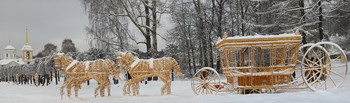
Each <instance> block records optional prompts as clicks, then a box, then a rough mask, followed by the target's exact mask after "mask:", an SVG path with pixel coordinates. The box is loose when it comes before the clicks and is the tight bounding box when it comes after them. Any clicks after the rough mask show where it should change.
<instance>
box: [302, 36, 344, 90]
mask: <svg viewBox="0 0 350 103" xmlns="http://www.w3.org/2000/svg"><path fill="white" fill-rule="evenodd" d="M347 69H348V65H347V59H346V55H345V53H344V51H343V50H342V49H341V48H340V47H339V46H338V45H337V44H334V43H331V42H320V43H317V44H315V45H313V46H311V47H310V48H309V49H308V50H307V51H306V53H305V55H304V56H303V59H302V69H301V73H302V77H303V80H304V82H305V84H306V85H307V86H308V87H309V88H310V89H312V90H314V91H315V90H327V89H332V88H337V87H339V86H340V85H341V84H342V83H343V82H344V80H345V78H346V75H347Z"/></svg>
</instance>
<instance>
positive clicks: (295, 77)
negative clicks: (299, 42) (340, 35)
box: [291, 43, 315, 86]
mask: <svg viewBox="0 0 350 103" xmlns="http://www.w3.org/2000/svg"><path fill="white" fill-rule="evenodd" d="M313 45H315V44H314V43H308V44H305V45H303V46H301V47H299V50H298V55H297V56H298V57H297V65H296V67H295V71H294V73H293V74H292V82H291V83H292V84H294V85H296V86H299V85H303V84H304V80H303V78H302V75H301V68H302V66H304V67H305V66H308V65H307V64H305V63H303V62H302V59H303V56H304V53H305V52H306V51H307V50H308V49H309V48H310V47H311V46H313Z"/></svg>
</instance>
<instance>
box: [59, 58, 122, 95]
mask: <svg viewBox="0 0 350 103" xmlns="http://www.w3.org/2000/svg"><path fill="white" fill-rule="evenodd" d="M54 62H55V67H56V70H57V71H62V72H63V73H65V74H66V76H67V81H66V82H65V83H64V84H63V85H62V87H61V98H62V96H63V94H64V92H63V89H64V88H65V87H66V88H67V96H68V97H70V95H71V93H70V91H71V88H72V87H74V90H75V97H78V90H79V89H80V88H81V85H80V84H82V83H84V82H86V81H87V80H90V79H95V80H96V81H97V82H98V83H99V85H98V86H97V88H96V89H95V97H96V96H97V95H98V90H100V96H101V97H103V96H104V89H105V87H107V90H108V96H110V81H109V75H113V77H114V78H115V79H119V80H122V79H120V77H119V73H120V72H123V70H120V69H118V68H117V66H116V64H115V63H114V62H113V61H111V60H95V61H85V62H79V61H76V60H73V59H72V58H71V57H69V56H67V55H65V54H63V53H57V54H56V55H55V60H54Z"/></svg>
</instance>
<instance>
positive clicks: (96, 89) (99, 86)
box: [95, 83, 101, 98]
mask: <svg viewBox="0 0 350 103" xmlns="http://www.w3.org/2000/svg"><path fill="white" fill-rule="evenodd" d="M100 88H101V84H100V83H99V85H98V86H97V87H96V88H95V98H96V96H97V94H98V93H97V91H98V90H99V89H100Z"/></svg>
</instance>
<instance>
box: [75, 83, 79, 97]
mask: <svg viewBox="0 0 350 103" xmlns="http://www.w3.org/2000/svg"><path fill="white" fill-rule="evenodd" d="M79 89H80V84H75V85H74V92H75V98H78V91H79Z"/></svg>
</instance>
